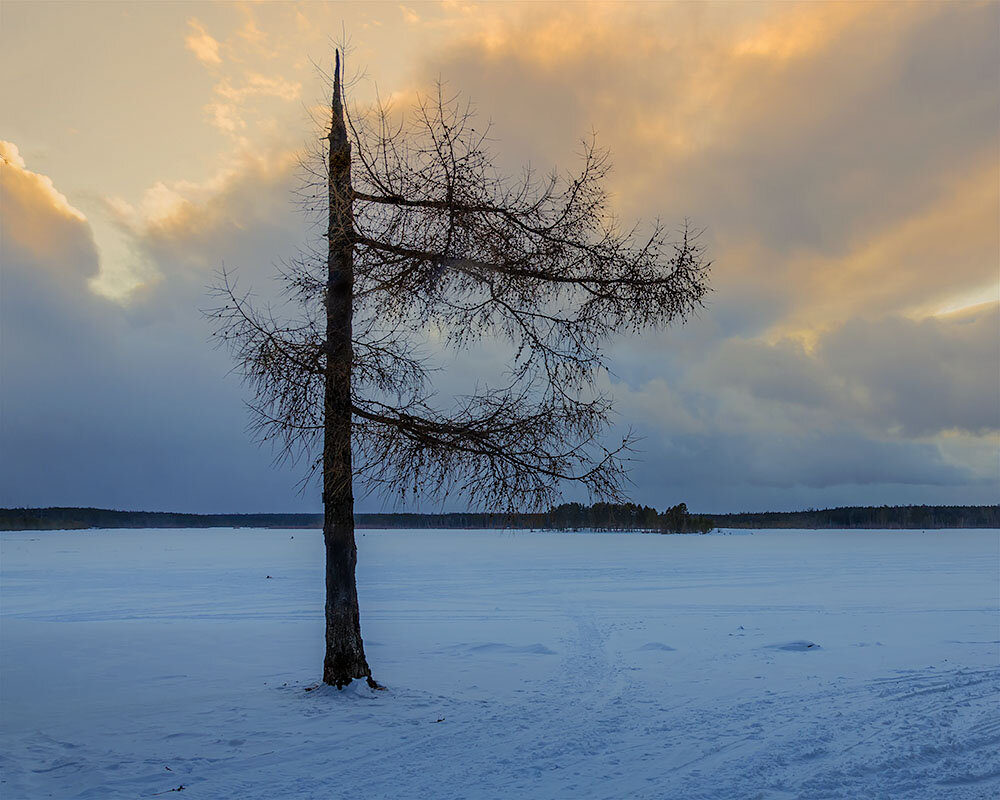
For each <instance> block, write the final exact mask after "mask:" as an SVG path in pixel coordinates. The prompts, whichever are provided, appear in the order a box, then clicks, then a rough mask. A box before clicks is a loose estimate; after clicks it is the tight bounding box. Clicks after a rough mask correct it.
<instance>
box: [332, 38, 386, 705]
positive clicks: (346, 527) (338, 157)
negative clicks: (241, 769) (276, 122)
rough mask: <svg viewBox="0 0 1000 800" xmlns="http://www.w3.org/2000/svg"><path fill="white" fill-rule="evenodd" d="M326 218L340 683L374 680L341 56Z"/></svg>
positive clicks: (335, 653)
mask: <svg viewBox="0 0 1000 800" xmlns="http://www.w3.org/2000/svg"><path fill="white" fill-rule="evenodd" d="M329 140H330V162H329V167H330V184H329V192H330V196H329V199H330V218H329V226H328V228H327V240H328V244H329V254H328V259H329V260H328V262H327V266H328V276H327V295H326V391H325V397H324V406H323V415H324V428H325V433H324V439H323V508H324V515H323V539H324V542H325V544H326V657H325V659H324V661H323V682H324V683H329V684H331V685H334V686H337V687H338V688H339V687H342V686H344V685H346V684H348V683H350V682H351V681H352V680H354V679H355V678H367V679H368V682H369V683H371V684H373V683H374V682H373V681H372V678H371V669H370V668H369V667H368V662H367V660H366V659H365V649H364V644H363V642H362V641H361V621H360V617H359V612H358V589H357V583H356V582H355V576H354V570H355V566H356V565H357V561H358V550H357V545H356V544H355V541H354V490H353V480H352V477H353V476H352V468H351V363H352V358H353V353H352V345H351V317H352V315H353V313H354V306H353V293H354V253H353V247H354V245H353V241H352V237H353V233H354V215H353V211H352V203H353V191H352V188H351V144H350V142H349V141H348V139H347V128H346V125H345V124H344V106H343V102H342V98H341V90H340V54H339V53H337V61H336V66H335V68H334V88H333V106H332V121H331V125H330V136H329Z"/></svg>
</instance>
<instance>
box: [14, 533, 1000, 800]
mask: <svg viewBox="0 0 1000 800" xmlns="http://www.w3.org/2000/svg"><path fill="white" fill-rule="evenodd" d="M358 547H359V554H360V565H359V581H360V593H361V607H362V625H363V630H364V634H365V639H366V645H367V651H368V656H369V661H370V662H371V664H372V666H373V668H374V670H375V675H376V677H377V678H378V680H379V681H381V682H383V683H385V684H386V685H387V686H388V690H387V691H385V692H375V693H373V692H371V691H370V690H368V689H367V688H361V687H358V686H357V685H354V686H352V687H351V688H349V689H347V690H345V691H343V692H338V691H336V690H335V689H329V688H327V687H321V688H319V689H315V690H313V691H305V690H306V689H307V688H308V687H312V686H314V685H315V679H316V678H317V676H318V675H319V670H320V662H321V660H322V642H321V635H322V621H321V620H322V609H323V595H322V591H323V578H322V574H323V573H322V542H321V535H320V533H319V532H316V531H254V530H239V531H234V530H210V531H92V532H75V533H69V532H65V533H64V532H56V533H8V534H3V535H2V536H0V557H2V566H0V569H2V572H0V580H2V583H0V602H2V606H0V613H2V617H0V637H2V638H0V658H2V663H0V667H2V680H0V701H2V706H0V713H2V732H0V754H2V755H0V759H2V760H0V765H2V767H3V775H2V780H3V781H4V783H3V784H0V797H2V798H4V800H22V798H23V799H25V800H27V799H28V798H47V797H54V798H94V800H98V799H99V800H108V799H110V798H144V797H154V796H160V797H175V796H177V795H175V794H173V793H170V790H171V789H178V788H179V787H180V786H183V787H184V791H185V794H184V795H183V797H185V798H191V800H194V799H195V798H205V799H206V800H209V799H210V800H224V799H226V798H239V799H240V800H246V799H248V798H268V800H271V799H275V798H277V799H281V798H317V800H330V799H331V798H365V800H370V799H372V798H401V799H406V800H409V799H410V798H463V800H465V799H466V798H480V797H482V798H573V799H574V800H576V799H577V798H656V799H657V800H661V799H663V798H668V799H669V798H683V799H684V800H696V799H697V798H727V799H728V798H797V797H801V798H850V799H851V800H870V799H872V798H883V797H892V798H906V799H907V800H916V799H919V798H934V800H937V799H938V798H994V797H997V796H1000V630H998V627H1000V621H998V620H1000V618H998V603H1000V597H998V592H1000V574H998V573H1000V532H997V531H945V532H938V533H932V532H928V533H920V532H915V533H898V532H897V533H890V532H867V531H866V532H860V531H855V532H787V531H786V532H763V533H761V532H758V533H755V534H753V535H728V536H727V535H712V536H658V535H653V534H645V535H643V534H558V533H526V532H520V533H498V532H492V533H487V532H459V531H451V532H400V531H394V532H375V531H366V532H364V533H363V534H359V537H358ZM268 575H270V576H271V577H270V578H268V577H267V576H268Z"/></svg>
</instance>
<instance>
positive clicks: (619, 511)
mask: <svg viewBox="0 0 1000 800" xmlns="http://www.w3.org/2000/svg"><path fill="white" fill-rule="evenodd" d="M592 509H600V510H599V511H596V512H594V511H593V510H592ZM682 509H683V511H684V512H686V510H687V509H686V507H685V506H684V504H683V503H681V504H680V505H677V506H674V507H673V508H670V509H667V510H665V511H662V512H659V511H657V510H656V509H655V508H651V507H650V506H638V505H634V504H632V503H624V504H610V503H597V504H595V505H593V506H587V505H583V504H580V503H564V504H562V505H559V506H554V507H553V508H551V509H549V510H548V511H544V512H540V513H506V514H488V513H483V512H475V511H463V512H453V513H449V514H358V515H357V516H356V522H357V526H358V527H359V528H367V529H372V528H388V529H393V528H395V529H413V530H419V529H428V528H444V529H487V530H489V529H497V530H499V529H507V528H517V529H536V530H572V529H582V528H587V529H592V530H665V531H669V532H675V531H676V532H682V533H691V532H695V533H700V532H702V530H703V528H704V525H705V524H709V525H710V527H717V528H798V529H811V528H849V529H850V528H875V529H889V530H892V529H899V530H936V529H943V528H998V529H1000V506H874V507H873V506H866V507H861V506H857V507H850V508H828V509H824V510H820V511H814V510H810V511H783V512H766V513H748V514H707V515H688V516H687V522H686V523H685V522H681V524H678V515H679V514H680V511H681V510H682ZM680 519H681V520H683V519H684V517H683V515H681V516H680ZM322 527H323V515H322V514H176V513H171V512H160V511H115V510H112V509H105V508H2V509H0V530H5V531H27V530H34V531H37V530H82V529H87V528H322Z"/></svg>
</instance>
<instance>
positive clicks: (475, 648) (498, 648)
mask: <svg viewBox="0 0 1000 800" xmlns="http://www.w3.org/2000/svg"><path fill="white" fill-rule="evenodd" d="M465 649H466V650H468V651H469V652H470V653H523V654H527V655H536V656H554V655H555V654H556V651H555V650H551V649H549V648H548V647H546V646H545V645H544V644H541V643H539V642H535V644H526V645H523V646H522V647H515V646H514V645H510V644H504V643H503V642H486V643H484V644H470V645H466V648H465Z"/></svg>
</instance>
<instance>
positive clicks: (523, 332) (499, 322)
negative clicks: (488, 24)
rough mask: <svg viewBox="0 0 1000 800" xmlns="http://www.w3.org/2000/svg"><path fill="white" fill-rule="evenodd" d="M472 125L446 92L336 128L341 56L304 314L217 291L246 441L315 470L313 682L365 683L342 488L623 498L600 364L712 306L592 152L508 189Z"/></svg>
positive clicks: (689, 262) (224, 288) (699, 267)
mask: <svg viewBox="0 0 1000 800" xmlns="http://www.w3.org/2000/svg"><path fill="white" fill-rule="evenodd" d="M474 125H475V115H474V113H473V112H472V109H471V108H470V106H469V105H467V104H464V105H463V104H462V103H461V102H459V101H458V100H457V99H456V98H448V97H446V96H445V95H444V93H443V91H442V89H441V87H440V86H439V87H438V92H437V94H436V96H432V97H430V98H425V99H423V100H421V101H420V102H419V103H418V106H417V108H416V109H415V112H414V113H412V114H411V115H409V116H408V117H407V118H405V119H403V118H400V119H397V118H396V117H395V116H394V115H393V114H392V113H391V112H390V110H389V109H387V108H385V107H383V106H382V105H381V104H376V106H375V107H374V108H373V109H372V110H370V111H368V112H366V113H359V112H357V111H355V112H353V113H347V112H346V110H345V106H344V83H343V80H342V78H341V71H340V56H339V52H338V54H337V59H336V66H335V68H334V77H333V102H332V107H331V120H330V129H329V134H328V136H327V137H326V142H325V144H324V146H323V150H322V153H323V157H322V158H321V159H320V160H319V162H318V163H319V165H320V166H316V165H315V164H313V166H311V167H310V168H309V171H308V172H307V180H306V181H305V182H304V185H303V187H302V199H303V201H304V203H305V205H306V206H307V207H308V208H310V209H313V210H315V209H316V208H317V207H319V208H322V209H323V210H324V211H325V223H326V224H325V228H326V236H325V239H326V243H325V247H323V248H317V249H316V250H313V251H307V252H305V253H304V254H303V255H302V256H301V257H300V258H298V259H297V260H295V261H294V262H292V263H290V264H288V265H286V266H285V268H284V269H283V271H282V276H283V279H284V282H285V286H286V289H287V292H288V300H289V305H290V306H291V307H292V308H294V309H295V310H296V311H295V313H294V314H293V315H291V316H289V315H288V314H284V315H278V314H276V313H275V312H273V311H272V310H271V309H269V308H264V309H261V308H257V307H255V305H254V303H252V302H251V301H250V298H249V295H247V294H243V293H241V292H239V291H238V290H237V287H236V284H235V283H234V282H233V281H232V280H231V278H230V276H229V275H227V274H225V273H224V274H223V280H222V281H221V284H220V286H219V293H220V295H221V296H222V298H223V304H222V306H221V307H220V308H218V309H216V310H215V311H214V312H212V314H213V315H214V316H215V317H216V319H217V329H218V335H219V336H220V337H221V338H222V340H223V341H224V342H226V343H227V344H228V346H229V347H230V348H231V350H232V352H233V354H234V356H235V358H236V360H237V362H238V365H239V367H240V368H241V370H242V372H243V375H244V377H245V380H246V383H247V384H248V385H249V387H250V388H251V390H252V392H253V400H252V401H251V403H250V407H251V411H252V414H253V425H254V426H255V428H256V431H257V433H258V434H259V437H260V438H261V439H262V440H264V441H272V442H276V443H278V444H279V445H280V451H281V452H282V453H283V454H285V455H287V456H289V457H291V458H298V457H301V456H307V457H309V458H310V459H312V460H311V461H310V463H311V465H312V467H311V474H312V473H314V472H315V471H317V470H321V473H322V486H323V504H324V508H325V514H324V525H323V533H324V539H325V543H326V597H327V601H326V657H325V662H324V667H323V680H324V681H325V682H326V683H328V684H333V685H336V686H338V687H340V686H343V685H345V684H347V683H350V682H351V680H353V679H357V678H365V679H367V680H368V682H369V683H370V684H372V685H375V683H374V681H373V680H372V675H371V670H370V668H369V666H368V662H367V660H366V658H365V653H364V647H363V644H362V639H361V627H360V622H359V611H358V598H357V588H356V583H355V565H356V561H357V550H356V546H355V540H354V486H355V485H358V486H360V487H362V488H364V489H365V490H366V491H373V490H377V491H381V492H382V493H384V494H385V495H387V496H392V497H396V498H397V499H403V500H405V499H408V498H410V499H412V498H416V497H419V498H425V499H426V498H428V497H438V498H442V497H445V496H449V495H450V496H458V497H464V498H465V499H466V500H467V501H469V500H471V501H472V502H474V503H475V504H477V505H479V506H480V507H482V508H487V509H491V510H495V509H504V510H507V509H511V510H512V509H515V508H525V507H533V508H539V507H542V506H544V505H545V504H546V503H549V502H551V501H552V500H554V499H556V498H557V497H558V495H559V493H560V490H561V489H563V488H565V486H566V485H567V484H577V485H582V486H583V487H585V488H586V490H587V491H588V492H589V494H590V495H591V496H592V497H599V498H604V499H612V500H615V499H620V498H621V497H622V487H623V481H624V478H625V472H624V468H625V464H626V461H627V460H628V454H629V450H630V445H631V443H632V440H631V437H626V438H625V439H624V440H622V441H620V442H617V443H616V444H614V445H613V446H607V445H606V444H604V443H603V441H602V439H601V434H602V433H603V432H604V431H605V429H606V428H607V426H608V423H609V415H610V413H611V403H610V399H609V398H608V397H607V396H606V395H605V394H603V393H602V392H601V391H599V390H598V387H597V383H596V381H597V379H598V376H599V375H600V372H601V370H602V369H603V367H604V364H605V359H604V354H603V351H602V345H603V343H604V342H606V341H607V340H608V339H609V338H610V337H611V336H612V335H614V334H619V333H622V332H638V331H640V330H643V329H646V328H649V327H656V326H662V325H665V324H667V323H669V322H671V321H674V320H684V319H686V318H687V316H688V315H689V314H690V313H691V312H692V311H693V310H695V309H696V308H697V307H698V306H700V305H701V303H702V300H703V298H704V296H705V294H706V292H707V291H708V284H707V277H708V275H707V273H708V267H709V264H708V263H707V262H706V261H705V260H704V258H703V253H702V249H701V247H700V245H699V244H698V243H697V242H696V241H695V238H696V237H693V236H690V235H689V234H688V231H687V228H686V227H685V228H684V229H683V230H682V231H681V232H680V233H679V234H678V235H677V236H674V237H672V236H671V235H670V234H669V232H668V231H667V230H666V229H665V228H664V227H663V226H662V225H660V224H659V223H657V224H655V225H652V226H651V227H650V229H649V230H648V232H646V233H645V235H643V236H641V237H640V236H639V235H638V230H639V229H638V228H636V227H631V228H624V227H622V226H621V224H620V223H619V222H618V221H617V220H616V219H615V218H614V216H613V215H612V214H611V212H610V211H609V208H608V198H607V194H606V192H605V190H604V189H603V188H602V183H603V181H604V179H605V177H606V176H607V174H608V170H609V162H608V159H607V155H606V153H604V152H602V151H600V150H598V149H597V148H596V147H595V146H594V144H593V142H590V143H585V144H584V148H583V152H582V165H581V167H580V169H579V171H578V172H577V173H576V174H575V175H572V176H568V177H563V176H561V175H559V174H557V173H553V174H550V175H547V176H543V177H539V176H536V175H535V174H534V173H533V172H532V171H531V170H530V169H525V170H524V171H523V173H522V174H521V175H520V176H518V177H510V176H507V175H505V174H503V173H502V172H501V171H500V170H499V169H498V168H497V166H496V161H495V158H494V156H493V154H492V153H491V150H490V146H491V144H492V141H491V138H490V135H489V128H488V126H487V127H485V128H484V129H481V130H477V129H476V128H475V127H474ZM310 163H312V162H306V164H307V166H308V165H309V164H310ZM496 340H500V341H503V342H506V343H508V344H509V346H510V351H509V352H510V357H509V359H507V361H508V363H507V369H506V371H505V372H504V373H503V375H502V376H500V378H501V379H499V380H495V381H494V384H493V385H489V384H479V385H477V386H476V387H475V389H473V390H472V391H470V392H469V393H468V394H464V395H461V396H458V397H455V398H453V399H452V400H451V401H450V402H447V403H443V402H442V401H440V400H439V399H438V398H437V396H436V395H435V394H434V392H433V390H432V387H431V381H430V377H431V372H432V363H433V362H432V360H431V356H432V355H433V353H434V352H437V353H439V354H440V353H441V352H446V351H448V350H454V349H457V350H467V349H468V348H469V347H471V346H473V345H476V344H477V343H483V342H486V341H489V342H493V341H496ZM320 443H322V446H321V447H320ZM319 452H321V454H322V455H321V457H319V458H316V457H315V454H317V453H319Z"/></svg>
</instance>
